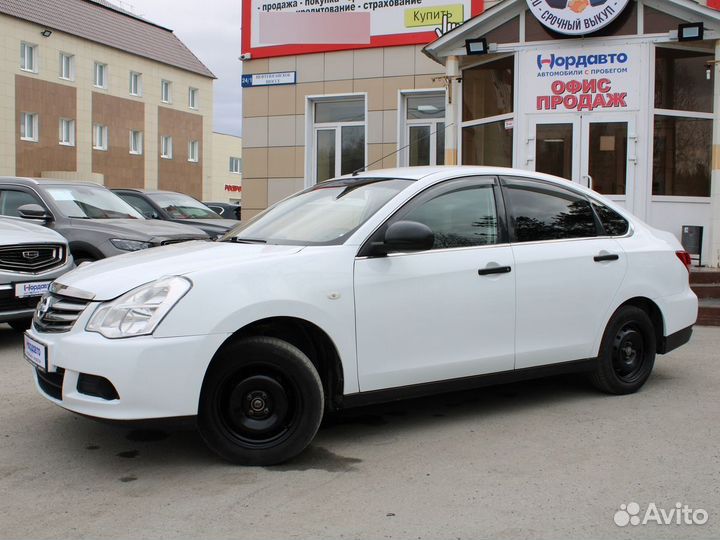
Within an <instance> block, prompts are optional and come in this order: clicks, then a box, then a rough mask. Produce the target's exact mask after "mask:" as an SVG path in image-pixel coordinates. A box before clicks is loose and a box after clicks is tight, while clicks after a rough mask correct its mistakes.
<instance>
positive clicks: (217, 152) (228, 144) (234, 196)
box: [204, 132, 243, 204]
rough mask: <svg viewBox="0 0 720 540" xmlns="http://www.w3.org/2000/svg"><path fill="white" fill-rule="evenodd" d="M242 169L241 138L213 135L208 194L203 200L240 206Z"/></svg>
mask: <svg viewBox="0 0 720 540" xmlns="http://www.w3.org/2000/svg"><path fill="white" fill-rule="evenodd" d="M242 167H243V163H242V138H240V137H237V136H235V135H228V134H226V133H217V132H215V133H213V134H212V161H211V163H210V181H209V182H208V185H209V193H208V195H207V197H206V198H205V199H204V200H205V201H213V202H229V203H234V204H241V202H242Z"/></svg>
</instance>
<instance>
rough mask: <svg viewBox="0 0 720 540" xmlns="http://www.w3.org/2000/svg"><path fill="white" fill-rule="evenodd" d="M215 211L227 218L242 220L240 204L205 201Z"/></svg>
mask: <svg viewBox="0 0 720 540" xmlns="http://www.w3.org/2000/svg"><path fill="white" fill-rule="evenodd" d="M203 204H204V205H205V206H207V207H208V208H209V209H210V210H212V211H213V212H217V213H218V214H220V215H221V216H222V217H224V218H225V219H237V220H238V221H240V219H242V218H241V217H240V212H241V209H242V207H241V206H240V205H239V204H233V203H226V202H203Z"/></svg>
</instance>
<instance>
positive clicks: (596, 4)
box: [527, 0, 629, 36]
mask: <svg viewBox="0 0 720 540" xmlns="http://www.w3.org/2000/svg"><path fill="white" fill-rule="evenodd" d="M628 2H629V0H527V4H528V7H529V8H530V11H531V12H532V14H533V15H534V16H535V18H536V19H537V20H538V21H540V22H541V23H542V24H543V25H545V26H546V27H548V28H549V29H550V30H554V31H555V32H559V33H561V34H568V35H571V36H580V35H584V34H590V33H592V32H596V31H598V30H600V29H601V28H603V27H604V26H607V25H608V24H610V23H611V22H612V21H613V20H614V19H615V18H616V17H617V16H618V15H620V13H622V11H623V9H625V6H627V4H628Z"/></svg>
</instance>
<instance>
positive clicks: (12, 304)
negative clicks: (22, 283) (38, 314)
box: [0, 290, 40, 312]
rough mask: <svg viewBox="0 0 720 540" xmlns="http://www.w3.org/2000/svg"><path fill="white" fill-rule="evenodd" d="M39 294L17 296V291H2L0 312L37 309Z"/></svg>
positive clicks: (0, 294) (0, 292) (0, 293)
mask: <svg viewBox="0 0 720 540" xmlns="http://www.w3.org/2000/svg"><path fill="white" fill-rule="evenodd" d="M39 300H40V297H39V296H28V297H25V298H16V297H15V291H13V290H9V291H0V312H2V311H18V310H21V309H35V306H37V303H38V301H39Z"/></svg>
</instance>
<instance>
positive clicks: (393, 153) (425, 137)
mask: <svg viewBox="0 0 720 540" xmlns="http://www.w3.org/2000/svg"><path fill="white" fill-rule="evenodd" d="M453 124H455V122H450V123H449V124H447V125H446V126H444V128H443V131H444V130H445V129H447V128H449V127H450V126H452V125H453ZM438 131H439V130H437V129H436V130H435V131H433V132H432V133H428V134H427V135H424V136H423V137H421V138H419V139H418V141H421V140H423V139H427V138H429V137H432V136H433V135H435V134H436V133H437V132H438ZM416 142H417V141H416ZM411 144H412V143H407V144H406V145H405V146H403V147H402V148H398V149H397V150H395V151H394V152H390V153H389V154H387V155H385V156H383V157H381V158H380V159H376V160H375V161H373V162H372V163H368V164H367V165H363V166H362V167H360V168H359V169H355V170H354V171H353V172H352V175H353V176H357V175H358V173H360V172H362V171H364V170H365V169H367V168H368V167H372V166H373V165H375V164H376V163H380V162H381V161H382V160H384V159H385V158H389V157H390V156H393V155H395V154H397V153H398V152H400V151H402V150H405V149H406V148H408V147H409V146H410V145H411Z"/></svg>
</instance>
